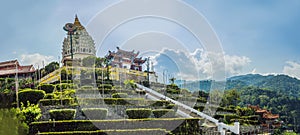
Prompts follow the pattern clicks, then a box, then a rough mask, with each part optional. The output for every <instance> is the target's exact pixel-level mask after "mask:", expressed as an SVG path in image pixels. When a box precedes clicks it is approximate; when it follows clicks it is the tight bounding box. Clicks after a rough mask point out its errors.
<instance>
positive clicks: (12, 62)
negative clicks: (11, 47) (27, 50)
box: [0, 60, 19, 67]
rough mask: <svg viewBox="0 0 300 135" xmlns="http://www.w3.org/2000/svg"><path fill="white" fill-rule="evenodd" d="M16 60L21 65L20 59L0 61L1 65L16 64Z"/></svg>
mask: <svg viewBox="0 0 300 135" xmlns="http://www.w3.org/2000/svg"><path fill="white" fill-rule="evenodd" d="M16 62H17V65H18V66H19V62H18V60H10V61H4V62H0V67H6V66H15V64H16Z"/></svg>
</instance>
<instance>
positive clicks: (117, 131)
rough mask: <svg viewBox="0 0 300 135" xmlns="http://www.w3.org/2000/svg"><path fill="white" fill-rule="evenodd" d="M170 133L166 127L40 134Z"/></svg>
mask: <svg viewBox="0 0 300 135" xmlns="http://www.w3.org/2000/svg"><path fill="white" fill-rule="evenodd" d="M61 134H62V135H169V134H170V132H168V131H166V130H165V129H159V128H157V129H125V130H124V129H123V130H97V131H65V132H43V133H39V135H61Z"/></svg>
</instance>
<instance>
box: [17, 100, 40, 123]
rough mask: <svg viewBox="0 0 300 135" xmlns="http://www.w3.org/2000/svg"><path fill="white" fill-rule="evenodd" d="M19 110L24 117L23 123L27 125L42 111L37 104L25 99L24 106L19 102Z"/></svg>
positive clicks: (37, 117) (38, 116) (35, 119)
mask: <svg viewBox="0 0 300 135" xmlns="http://www.w3.org/2000/svg"><path fill="white" fill-rule="evenodd" d="M19 111H20V112H19V113H21V114H22V115H23V116H24V117H25V123H26V124H28V125H29V124H30V123H31V122H34V121H37V120H38V119H39V118H40V117H41V116H42V111H41V109H40V108H39V105H34V104H30V103H29V101H27V105H26V106H25V105H24V104H23V103H21V108H20V109H19Z"/></svg>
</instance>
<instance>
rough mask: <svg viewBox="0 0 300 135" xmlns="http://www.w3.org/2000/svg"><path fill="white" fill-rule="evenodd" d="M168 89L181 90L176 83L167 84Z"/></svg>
mask: <svg viewBox="0 0 300 135" xmlns="http://www.w3.org/2000/svg"><path fill="white" fill-rule="evenodd" d="M167 89H175V90H180V88H179V87H178V86H177V85H176V84H169V85H167Z"/></svg>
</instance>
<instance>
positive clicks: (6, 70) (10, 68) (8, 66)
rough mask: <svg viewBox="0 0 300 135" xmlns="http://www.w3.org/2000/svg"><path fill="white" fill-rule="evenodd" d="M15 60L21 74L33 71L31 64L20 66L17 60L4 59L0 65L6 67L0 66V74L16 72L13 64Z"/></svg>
mask: <svg viewBox="0 0 300 135" xmlns="http://www.w3.org/2000/svg"><path fill="white" fill-rule="evenodd" d="M16 62H17V67H18V73H20V74H21V73H32V72H35V69H34V67H33V65H26V66H20V65H19V62H18V61H17V60H12V61H5V62H1V63H0V67H6V68H0V76H2V75H11V74H16V65H15V63H16Z"/></svg>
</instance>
